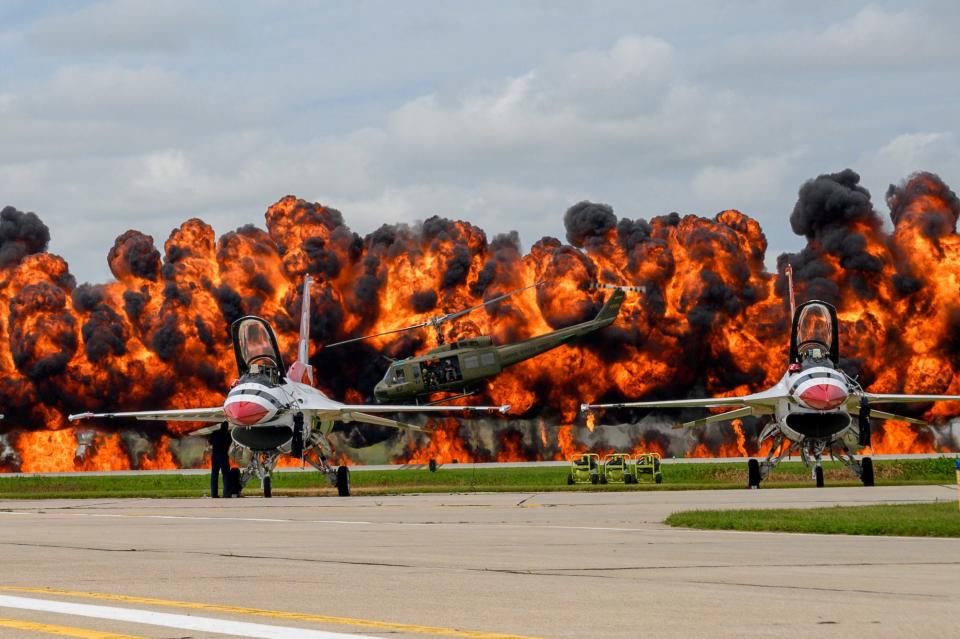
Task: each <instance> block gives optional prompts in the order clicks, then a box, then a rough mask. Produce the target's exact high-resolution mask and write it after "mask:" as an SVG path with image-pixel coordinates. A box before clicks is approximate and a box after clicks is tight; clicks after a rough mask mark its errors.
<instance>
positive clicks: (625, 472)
mask: <svg viewBox="0 0 960 639" xmlns="http://www.w3.org/2000/svg"><path fill="white" fill-rule="evenodd" d="M600 483H601V484H635V483H637V477H636V475H634V472H633V461H632V460H631V459H630V455H627V454H626V453H610V454H609V455H607V456H606V457H604V458H603V467H602V468H601V472H600Z"/></svg>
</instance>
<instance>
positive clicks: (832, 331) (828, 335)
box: [790, 301, 840, 364]
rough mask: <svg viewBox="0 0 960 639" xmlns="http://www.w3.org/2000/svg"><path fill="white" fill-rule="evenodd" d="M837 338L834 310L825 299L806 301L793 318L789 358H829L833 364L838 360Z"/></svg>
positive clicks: (800, 359)
mask: <svg viewBox="0 0 960 639" xmlns="http://www.w3.org/2000/svg"><path fill="white" fill-rule="evenodd" d="M839 350H840V349H839V344H838V340H837V311H836V309H834V308H833V306H831V305H830V304H827V303H826V302H818V301H813V302H807V303H806V304H803V305H801V306H800V307H799V308H798V309H797V312H796V314H795V315H794V317H793V331H792V335H791V338H790V361H791V362H795V363H800V362H803V361H806V360H811V359H812V360H822V359H827V358H829V359H830V360H831V361H833V363H834V364H838V363H839V360H840V352H839Z"/></svg>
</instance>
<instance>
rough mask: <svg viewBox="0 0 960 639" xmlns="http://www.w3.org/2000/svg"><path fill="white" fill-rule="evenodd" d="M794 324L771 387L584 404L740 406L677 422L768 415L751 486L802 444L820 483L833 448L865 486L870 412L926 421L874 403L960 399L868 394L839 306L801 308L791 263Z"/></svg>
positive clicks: (869, 471) (869, 474) (869, 480)
mask: <svg viewBox="0 0 960 639" xmlns="http://www.w3.org/2000/svg"><path fill="white" fill-rule="evenodd" d="M787 277H788V281H789V289H790V307H791V310H792V317H793V320H792V328H791V332H790V350H789V361H788V363H787V364H788V365H787V371H786V373H784V375H783V377H782V378H781V379H780V381H779V382H778V383H777V384H776V385H775V386H773V387H772V388H769V389H767V390H765V391H761V392H759V393H753V394H751V395H743V396H740V397H710V398H704V399H681V400H667V401H649V402H624V403H617V404H582V405H581V410H582V411H588V410H591V409H603V408H613V409H618V408H698V407H699V408H721V407H723V408H734V410H730V411H727V412H725V413H720V414H718V415H711V416H709V417H705V418H703V419H698V420H695V421H692V422H687V423H685V424H682V425H679V426H677V428H684V427H686V428H690V427H698V426H705V425H707V424H712V423H716V422H724V421H728V420H732V419H738V418H743V417H750V416H754V417H769V418H771V419H770V421H769V422H768V423H767V425H766V426H765V427H764V428H763V429H762V430H761V432H760V437H759V443H761V444H762V443H763V442H765V441H767V440H772V446H771V447H770V452H769V454H768V455H767V457H766V459H764V460H763V461H759V460H757V459H751V460H750V461H749V463H748V485H749V486H750V487H752V488H756V487H759V486H760V482H761V481H762V480H764V479H766V478H767V476H768V475H769V474H770V471H771V470H773V468H774V467H776V465H777V464H778V463H780V461H782V460H783V459H784V458H785V457H787V456H788V455H790V454H791V453H792V452H794V451H799V453H800V457H801V459H802V461H803V463H804V464H805V465H806V466H807V467H808V468H811V467H812V475H813V478H814V480H815V481H816V484H817V486H823V467H822V457H823V455H824V453H829V455H830V456H831V458H833V459H837V460H839V461H841V462H843V464H844V465H845V466H846V467H847V468H849V469H850V470H851V471H852V472H853V473H854V474H855V475H856V476H857V477H859V478H860V480H861V481H862V482H863V484H864V485H865V486H872V485H873V483H874V475H873V460H872V459H871V458H870V457H864V458H862V459H859V460H858V459H857V458H856V457H855V456H854V453H855V451H858V450H859V449H860V448H862V447H865V446H869V445H870V435H871V430H870V419H871V418H874V419H895V420H900V421H905V422H909V423H911V424H918V425H924V424H926V422H924V421H922V420H919V419H914V418H912V417H903V416H899V415H894V414H893V413H888V412H885V411H882V410H877V409H876V408H873V405H875V404H894V403H909V404H916V403H922V402H935V401H946V400H952V401H956V400H960V395H897V394H884V393H868V392H866V391H865V390H864V389H863V388H862V387H861V386H860V384H859V383H858V382H857V381H856V380H855V379H853V378H851V377H850V376H849V375H847V374H846V373H845V372H844V371H843V370H842V369H841V368H840V342H839V335H838V333H839V330H838V329H839V324H838V321H837V311H836V309H835V308H834V307H833V306H831V305H830V304H828V303H826V302H821V301H817V300H813V301H809V302H806V303H804V304H801V305H800V306H799V307H795V304H794V297H793V273H792V270H791V269H790V268H789V267H788V270H787Z"/></svg>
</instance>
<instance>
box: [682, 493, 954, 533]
mask: <svg viewBox="0 0 960 639" xmlns="http://www.w3.org/2000/svg"><path fill="white" fill-rule="evenodd" d="M666 523H667V524H669V525H670V526H676V527H683V528H701V529H706V530H744V531H753V532H757V531H766V532H791V533H819V534H827V535H895V536H903V537H960V510H958V508H957V502H956V501H945V502H934V503H923V504H882V505H876V506H832V507H826V508H775V509H755V510H691V511H686V512H679V513H674V514H672V515H670V516H669V517H667V519H666Z"/></svg>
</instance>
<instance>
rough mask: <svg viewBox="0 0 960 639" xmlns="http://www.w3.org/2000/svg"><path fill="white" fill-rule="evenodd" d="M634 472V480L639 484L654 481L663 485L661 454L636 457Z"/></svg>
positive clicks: (646, 454)
mask: <svg viewBox="0 0 960 639" xmlns="http://www.w3.org/2000/svg"><path fill="white" fill-rule="evenodd" d="M633 472H634V479H636V481H638V482H641V481H653V482H656V483H658V484H660V483H663V473H661V472H660V454H659V453H640V454H639V455H637V457H636V463H635V464H634V466H633Z"/></svg>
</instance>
